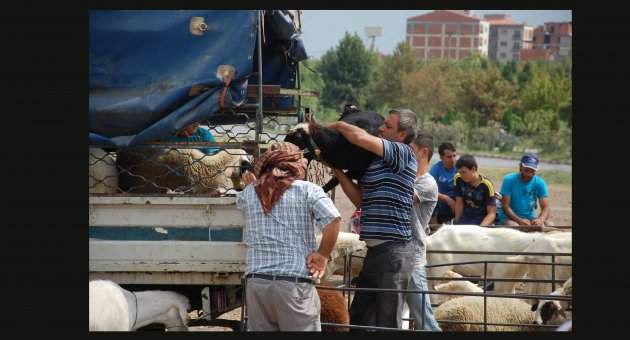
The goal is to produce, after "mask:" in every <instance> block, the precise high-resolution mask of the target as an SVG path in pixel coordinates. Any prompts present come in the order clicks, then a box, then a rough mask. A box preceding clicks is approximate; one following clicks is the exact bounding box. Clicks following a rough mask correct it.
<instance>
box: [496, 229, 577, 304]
mask: <svg viewBox="0 0 630 340" xmlns="http://www.w3.org/2000/svg"><path fill="white" fill-rule="evenodd" d="M572 234H573V233H571V232H560V233H549V234H544V235H543V237H541V238H539V239H538V240H537V242H535V243H533V244H532V245H530V246H529V247H527V248H525V249H524V250H523V252H524V253H571V252H572V238H573V235H572ZM507 260H508V261H523V262H551V256H545V255H518V256H508V257H507ZM555 263H560V264H572V263H573V261H572V256H556V257H555ZM551 268H552V267H551V265H538V264H510V265H505V266H503V267H501V268H500V269H499V272H497V274H496V275H497V276H501V277H525V276H527V277H528V278H529V279H537V280H551V278H552V276H551V272H552V271H551ZM571 276H573V275H572V267H571V266H568V265H558V266H555V278H556V280H559V281H565V280H568V279H569V278H570V277H571ZM527 286H528V287H529V289H528V293H529V294H537V295H545V294H550V293H551V292H552V291H553V290H555V288H556V287H552V285H551V283H543V282H540V283H539V282H528V283H527ZM495 290H496V289H495ZM529 302H530V304H534V303H535V301H534V300H532V299H530V300H529Z"/></svg>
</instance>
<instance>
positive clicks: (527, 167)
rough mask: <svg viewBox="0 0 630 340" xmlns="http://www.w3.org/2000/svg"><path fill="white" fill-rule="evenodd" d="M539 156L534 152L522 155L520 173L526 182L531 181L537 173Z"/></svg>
mask: <svg viewBox="0 0 630 340" xmlns="http://www.w3.org/2000/svg"><path fill="white" fill-rule="evenodd" d="M538 163H539V160H538V157H537V156H536V155H534V154H533V153H526V154H524V155H523V157H521V162H520V163H519V165H518V170H519V175H520V177H521V179H522V180H523V181H524V182H529V181H531V180H532V178H534V175H536V171H537V170H538Z"/></svg>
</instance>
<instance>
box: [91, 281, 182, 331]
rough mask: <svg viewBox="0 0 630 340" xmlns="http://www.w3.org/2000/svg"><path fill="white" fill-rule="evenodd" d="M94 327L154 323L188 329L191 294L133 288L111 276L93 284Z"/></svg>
mask: <svg viewBox="0 0 630 340" xmlns="http://www.w3.org/2000/svg"><path fill="white" fill-rule="evenodd" d="M89 296H90V297H89V310H90V317H89V330H90V331H135V330H138V329H140V328H142V327H144V326H148V325H150V324H153V323H158V324H163V325H164V327H166V329H167V330H169V331H187V330H188V327H187V324H188V311H189V310H190V302H189V301H188V298H187V297H185V296H183V295H181V294H179V293H176V292H172V291H161V290H149V291H142V292H130V291H128V290H125V289H123V288H122V287H120V286H119V285H118V284H116V283H114V282H112V281H108V280H93V281H90V286H89Z"/></svg>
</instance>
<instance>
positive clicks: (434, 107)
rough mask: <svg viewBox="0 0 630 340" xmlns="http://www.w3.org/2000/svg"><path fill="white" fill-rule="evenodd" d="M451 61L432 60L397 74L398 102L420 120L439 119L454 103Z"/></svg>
mask: <svg viewBox="0 0 630 340" xmlns="http://www.w3.org/2000/svg"><path fill="white" fill-rule="evenodd" d="M454 68H455V66H454V64H453V63H450V62H449V61H448V60H433V61H428V62H426V63H425V64H424V65H423V66H422V67H420V68H418V69H417V70H415V71H412V72H411V73H409V74H407V75H406V76H405V77H403V78H401V79H402V82H401V85H402V91H401V92H400V95H399V97H400V98H399V102H400V104H401V105H400V106H403V107H407V108H409V109H411V110H413V111H414V112H415V113H416V114H417V115H418V118H419V119H420V121H426V120H429V119H436V120H438V121H440V120H443V119H444V118H445V116H446V114H447V113H448V112H450V111H452V110H453V107H454V105H455V100H456V98H455V94H456V93H455V91H454V89H453V83H454V80H453V75H454V71H455V70H454Z"/></svg>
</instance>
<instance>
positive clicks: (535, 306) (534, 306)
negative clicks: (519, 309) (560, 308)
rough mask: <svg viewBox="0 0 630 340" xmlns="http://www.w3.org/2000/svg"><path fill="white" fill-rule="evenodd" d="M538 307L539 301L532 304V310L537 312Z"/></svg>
mask: <svg viewBox="0 0 630 340" xmlns="http://www.w3.org/2000/svg"><path fill="white" fill-rule="evenodd" d="M536 309H538V302H536V303H535V304H533V305H532V312H535V311H536Z"/></svg>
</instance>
